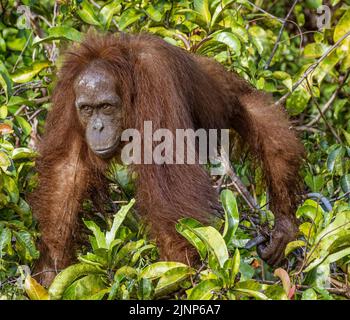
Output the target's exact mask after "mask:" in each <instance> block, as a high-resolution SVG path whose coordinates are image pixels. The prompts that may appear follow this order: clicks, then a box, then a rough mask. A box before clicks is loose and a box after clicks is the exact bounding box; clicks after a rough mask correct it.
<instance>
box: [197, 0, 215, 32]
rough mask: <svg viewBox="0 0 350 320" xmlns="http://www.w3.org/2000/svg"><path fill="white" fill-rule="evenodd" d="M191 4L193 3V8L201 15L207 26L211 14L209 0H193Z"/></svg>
mask: <svg viewBox="0 0 350 320" xmlns="http://www.w3.org/2000/svg"><path fill="white" fill-rule="evenodd" d="M193 5H194V10H195V11H196V12H198V13H199V14H200V15H201V16H202V18H203V20H204V21H205V22H206V24H207V26H209V25H210V21H211V14H210V10H209V0H194V2H193Z"/></svg>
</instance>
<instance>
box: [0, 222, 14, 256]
mask: <svg viewBox="0 0 350 320" xmlns="http://www.w3.org/2000/svg"><path fill="white" fill-rule="evenodd" d="M8 246H11V230H10V229H8V228H3V229H2V230H1V229H0V259H1V258H2V257H3V256H4V253H5V250H6V247H8Z"/></svg>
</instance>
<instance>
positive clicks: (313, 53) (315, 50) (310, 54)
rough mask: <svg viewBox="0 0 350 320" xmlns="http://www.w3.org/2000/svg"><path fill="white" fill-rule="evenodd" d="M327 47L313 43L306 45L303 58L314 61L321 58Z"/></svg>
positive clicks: (319, 43) (323, 44)
mask: <svg viewBox="0 0 350 320" xmlns="http://www.w3.org/2000/svg"><path fill="white" fill-rule="evenodd" d="M328 49H329V46H328V45H326V44H325V43H321V42H314V43H309V44H307V45H306V47H305V49H304V56H305V57H306V58H312V59H316V58H319V57H321V56H322V55H323V54H324V53H325V52H326V51H327V50H328Z"/></svg>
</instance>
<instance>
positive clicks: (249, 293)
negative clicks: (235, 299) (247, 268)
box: [234, 289, 269, 300]
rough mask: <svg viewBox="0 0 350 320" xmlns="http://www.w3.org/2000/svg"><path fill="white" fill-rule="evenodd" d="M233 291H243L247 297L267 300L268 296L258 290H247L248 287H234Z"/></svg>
mask: <svg viewBox="0 0 350 320" xmlns="http://www.w3.org/2000/svg"><path fill="white" fill-rule="evenodd" d="M234 292H239V293H243V294H244V295H247V296H249V297H252V298H255V299H258V300H269V298H268V297H267V296H266V295H265V294H263V293H262V292H259V291H254V290H249V289H234Z"/></svg>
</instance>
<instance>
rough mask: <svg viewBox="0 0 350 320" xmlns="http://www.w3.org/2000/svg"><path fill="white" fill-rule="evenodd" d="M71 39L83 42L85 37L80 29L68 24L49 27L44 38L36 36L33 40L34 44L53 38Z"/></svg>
mask: <svg viewBox="0 0 350 320" xmlns="http://www.w3.org/2000/svg"><path fill="white" fill-rule="evenodd" d="M61 39H63V40H69V41H74V42H81V41H82V39H83V35H82V33H80V32H79V31H78V30H76V29H74V28H72V27H67V26H59V27H52V28H50V29H49V32H48V36H46V37H44V38H39V37H35V38H34V40H33V46H34V45H36V44H39V43H42V42H47V41H51V40H61Z"/></svg>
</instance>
